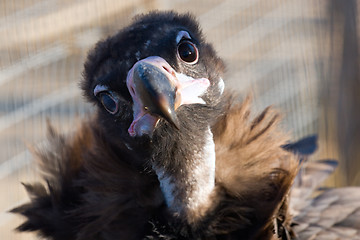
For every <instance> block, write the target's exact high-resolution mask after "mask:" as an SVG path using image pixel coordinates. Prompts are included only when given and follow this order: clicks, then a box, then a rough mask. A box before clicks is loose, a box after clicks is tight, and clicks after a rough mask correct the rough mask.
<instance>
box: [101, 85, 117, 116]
mask: <svg viewBox="0 0 360 240" xmlns="http://www.w3.org/2000/svg"><path fill="white" fill-rule="evenodd" d="M96 97H97V98H98V99H99V101H100V102H101V104H102V105H103V107H104V108H105V110H106V111H108V112H109V113H110V114H113V115H114V114H116V113H117V112H118V110H119V101H117V100H116V98H115V97H114V96H113V94H112V93H111V92H108V91H103V92H99V93H98V94H97V95H96Z"/></svg>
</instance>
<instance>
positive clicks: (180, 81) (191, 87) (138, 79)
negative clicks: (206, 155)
mask: <svg viewBox="0 0 360 240" xmlns="http://www.w3.org/2000/svg"><path fill="white" fill-rule="evenodd" d="M126 84H127V87H128V90H129V92H130V95H131V97H132V99H133V114H134V119H133V122H132V123H131V125H130V127H129V129H128V132H129V134H130V136H133V137H134V136H142V135H144V134H146V135H149V136H152V133H153V131H154V129H155V127H156V124H157V122H158V121H159V120H160V118H162V119H165V120H166V121H167V122H169V123H170V124H171V125H172V126H173V127H174V128H176V129H180V121H179V119H178V117H177V114H176V110H177V109H178V108H179V107H180V106H181V105H185V104H195V103H199V104H205V101H204V100H203V99H202V98H201V97H200V96H201V95H203V94H204V93H205V92H206V90H207V88H208V87H209V86H210V81H209V80H208V79H206V78H199V79H194V78H192V77H189V76H186V75H184V74H181V73H177V72H176V71H175V70H174V69H173V68H172V67H171V66H170V65H169V63H167V62H166V61H165V60H164V59H163V58H161V57H158V56H151V57H147V58H145V59H142V60H140V61H138V62H136V63H135V64H134V66H133V67H132V68H131V69H130V70H129V73H128V76H127V79H126Z"/></svg>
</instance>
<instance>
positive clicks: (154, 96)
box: [12, 11, 360, 240]
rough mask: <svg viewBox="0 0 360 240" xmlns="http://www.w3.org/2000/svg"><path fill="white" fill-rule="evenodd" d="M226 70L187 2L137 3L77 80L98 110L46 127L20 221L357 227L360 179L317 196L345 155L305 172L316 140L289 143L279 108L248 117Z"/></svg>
mask: <svg viewBox="0 0 360 240" xmlns="http://www.w3.org/2000/svg"><path fill="white" fill-rule="evenodd" d="M224 69H225V66H224V62H223V61H222V60H221V59H220V58H219V57H218V56H217V55H216V52H215V50H214V48H213V47H212V45H210V44H209V43H207V42H206V41H205V39H204V36H203V35H202V33H201V30H200V28H199V26H198V23H197V22H196V20H195V19H194V17H192V16H191V15H190V14H178V13H175V12H172V11H168V12H158V11H156V12H151V13H149V14H145V15H139V16H137V17H136V18H135V19H134V21H133V22H132V23H131V24H130V25H129V26H128V27H126V28H124V29H122V30H120V31H119V32H118V33H117V34H115V35H114V36H110V37H108V38H107V39H105V40H102V41H100V42H99V43H97V44H96V46H95V48H94V49H93V50H92V51H90V53H89V55H88V58H87V60H86V62H85V67H84V72H83V79H82V82H81V87H82V90H83V93H84V96H85V97H86V99H87V100H88V101H90V102H91V103H93V104H94V105H95V108H96V111H94V113H93V115H92V116H89V118H88V119H84V120H83V121H82V122H81V125H80V126H79V128H78V129H77V130H75V131H74V133H73V134H72V135H71V136H64V135H62V134H59V133H57V132H56V131H55V130H54V129H53V128H52V127H49V144H47V147H46V148H45V149H44V148H43V149H38V150H37V151H36V156H37V158H38V159H39V162H40V165H41V167H42V170H43V172H44V180H45V182H46V183H45V184H42V183H34V184H24V186H25V188H26V190H27V192H28V193H29V195H30V199H31V201H30V202H29V203H26V204H24V205H22V206H19V207H17V208H15V209H13V210H12V212H15V213H19V214H22V215H24V216H25V217H26V220H25V222H24V223H23V224H22V225H20V226H19V227H18V230H19V231H37V232H38V233H39V234H40V236H42V237H45V238H48V239H54V240H72V239H76V240H83V239H126V240H131V239H167V240H170V239H228V240H230V239H295V238H296V237H299V238H300V239H307V238H312V239H314V236H317V235H316V234H318V236H320V235H321V234H325V233H326V234H328V233H332V234H336V235H335V236H336V237H338V238H339V236H342V237H341V239H346V236H350V238H349V239H355V238H356V237H358V238H359V237H360V236H359V224H358V223H359V216H360V215H359V212H360V210H359V207H360V201H358V200H359V199H360V196H359V195H360V194H359V192H360V191H359V190H358V189H357V188H354V189H343V190H333V189H322V190H321V192H320V195H319V196H318V197H317V198H315V199H311V198H312V197H313V196H312V192H314V190H317V186H318V183H319V182H320V180H321V179H323V178H324V177H326V176H327V175H328V174H329V173H330V172H331V171H332V170H333V168H334V166H335V165H336V162H334V161H331V160H323V161H315V162H312V163H311V162H310V163H309V164H308V166H305V167H303V168H304V170H300V171H299V168H300V167H299V166H300V164H299V162H300V159H301V160H302V162H304V163H302V165H304V164H306V163H305V162H306V158H307V155H308V154H310V153H312V152H313V151H314V149H315V147H314V146H315V145H316V143H315V141H316V139H315V138H314V137H310V138H307V139H305V140H301V141H299V142H297V143H289V137H288V136H287V134H285V133H284V132H283V131H282V130H281V129H280V128H279V126H278V123H279V121H280V117H279V114H278V113H277V112H276V111H275V110H273V109H272V108H266V109H265V110H264V111H262V112H261V113H260V114H259V115H257V116H255V117H252V114H251V112H250V98H244V99H243V101H240V100H239V99H240V98H239V97H238V96H237V95H236V94H233V93H231V91H229V90H227V89H226V88H225V84H224V81H223V74H224ZM304 159H305V160H304ZM310 173H311V174H310ZM312 175H314V176H315V177H314V178H312ZM296 176H297V177H296ZM309 176H310V177H309ZM293 184H294V186H293V190H292V191H293V192H294V193H293V197H292V193H291V187H292V185H293ZM319 191H320V190H319ZM336 191H338V192H336ZM342 191H347V193H348V192H349V191H350V192H352V196H353V197H352V199H347V198H346V197H344V194H342V193H343V192H342ZM326 194H328V195H329V194H330V196H331V197H329V198H327V197H326V198H325V197H323V196H326ZM347 195H348V196H349V194H347ZM356 199H357V201H355V200H356ZM346 203H349V204H348V205H346V206H345V205H343V208H346V214H342V215H341V217H336V216H337V215H336V214H338V213H339V212H340V209H339V206H342V204H346ZM332 206H335V208H336V206H337V207H338V208H337V210H336V214H335V215H334V214H333V215H331V212H329V211H328V212H327V213H326V214H323V213H324V211H323V210H324V209H330V208H331V207H332ZM339 214H340V213H339ZM356 221H357V222H356ZM322 223H323V224H322ZM356 224H358V225H356ZM336 226H337V228H336ZM356 226H357V230H356ZM339 234H340V235H339ZM341 234H342V235H341ZM346 234H347V235H346ZM326 239H332V238H326ZM334 239H337V238H334Z"/></svg>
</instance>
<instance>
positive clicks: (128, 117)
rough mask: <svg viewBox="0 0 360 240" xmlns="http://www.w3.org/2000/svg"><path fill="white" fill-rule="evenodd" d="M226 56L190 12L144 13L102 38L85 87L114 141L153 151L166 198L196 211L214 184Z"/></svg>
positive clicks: (174, 206)
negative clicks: (218, 51)
mask: <svg viewBox="0 0 360 240" xmlns="http://www.w3.org/2000/svg"><path fill="white" fill-rule="evenodd" d="M223 72H224V64H223V62H222V60H221V59H220V58H218V57H217V55H216V53H215V51H214V49H213V47H212V46H211V45H210V44H208V43H206V42H205V41H204V38H203V36H202V33H201V31H200V29H199V27H198V25H197V23H196V21H195V20H194V19H193V18H192V17H191V16H190V15H178V14H176V13H174V12H165V13H158V12H154V13H150V14H147V15H143V16H138V17H137V18H136V19H135V21H134V22H133V23H132V24H131V25H130V26H129V27H127V28H125V29H123V30H121V31H120V32H119V33H117V34H116V35H114V36H113V37H110V38H108V39H106V40H105V41H102V42H99V43H98V44H97V46H96V47H95V49H94V50H93V51H92V52H91V53H90V54H89V57H88V60H87V62H86V64H85V71H84V80H83V82H82V88H83V90H84V93H85V96H86V97H87V98H88V99H89V100H90V101H92V102H93V103H95V104H96V106H97V119H98V122H99V124H100V125H101V127H102V128H103V129H104V131H105V132H106V136H107V140H108V141H109V142H110V143H111V144H113V146H117V145H123V144H125V145H126V147H127V148H128V149H130V150H136V151H138V152H142V153H144V152H146V154H145V156H144V158H143V160H144V161H143V162H141V163H139V164H143V165H147V166H149V168H150V169H152V171H154V173H155V174H156V175H157V177H158V180H159V182H160V186H161V190H162V192H163V194H164V196H165V199H166V203H167V205H168V207H169V208H170V209H171V211H172V212H173V213H175V214H178V215H185V216H190V215H192V214H193V213H195V212H199V208H206V207H207V205H209V204H210V203H209V198H210V195H211V192H212V190H213V188H214V185H215V145H214V141H213V135H212V131H211V127H212V126H213V125H214V122H215V121H216V120H217V119H218V118H219V116H220V115H221V109H222V108H221V107H220V106H221V104H222V101H221V96H222V94H223V91H224V82H223V80H222V74H223Z"/></svg>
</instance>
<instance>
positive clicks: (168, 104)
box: [133, 62, 179, 129]
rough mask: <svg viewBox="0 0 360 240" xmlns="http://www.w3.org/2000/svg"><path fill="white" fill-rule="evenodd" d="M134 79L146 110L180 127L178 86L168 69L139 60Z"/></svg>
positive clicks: (135, 67)
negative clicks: (176, 106) (177, 104)
mask: <svg viewBox="0 0 360 240" xmlns="http://www.w3.org/2000/svg"><path fill="white" fill-rule="evenodd" d="M170 74H171V73H170ZM133 81H134V86H135V87H136V92H137V94H138V97H139V100H140V101H141V102H142V104H143V105H144V110H146V111H149V113H150V114H155V115H158V116H160V117H162V118H164V119H165V120H167V121H168V122H169V123H171V124H172V125H173V126H174V127H176V128H177V129H179V120H178V118H177V116H176V112H175V98H176V86H175V84H174V83H173V82H172V81H171V80H170V79H169V76H168V74H167V71H166V70H165V71H164V69H161V68H159V67H158V66H155V65H153V64H151V63H148V62H139V63H138V64H136V65H135V66H134V73H133Z"/></svg>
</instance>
